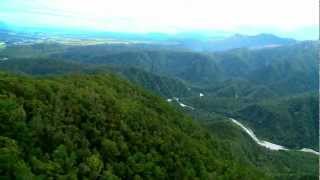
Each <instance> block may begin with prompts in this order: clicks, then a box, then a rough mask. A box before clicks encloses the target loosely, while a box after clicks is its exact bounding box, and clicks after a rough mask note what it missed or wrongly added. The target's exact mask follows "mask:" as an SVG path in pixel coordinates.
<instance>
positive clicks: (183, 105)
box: [173, 97, 194, 110]
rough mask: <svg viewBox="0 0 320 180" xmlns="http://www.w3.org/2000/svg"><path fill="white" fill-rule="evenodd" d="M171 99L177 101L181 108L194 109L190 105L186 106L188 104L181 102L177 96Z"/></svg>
mask: <svg viewBox="0 0 320 180" xmlns="http://www.w3.org/2000/svg"><path fill="white" fill-rule="evenodd" d="M173 99H174V100H176V101H177V103H178V104H179V105H180V106H181V107H183V108H189V109H191V110H194V108H193V107H192V106H188V105H186V104H183V103H182V102H180V100H179V98H176V97H174V98H173Z"/></svg>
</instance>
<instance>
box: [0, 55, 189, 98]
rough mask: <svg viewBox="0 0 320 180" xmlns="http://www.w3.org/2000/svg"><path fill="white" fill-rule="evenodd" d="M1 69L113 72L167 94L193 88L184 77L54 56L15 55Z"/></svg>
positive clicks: (186, 93) (37, 72)
mask: <svg viewBox="0 0 320 180" xmlns="http://www.w3.org/2000/svg"><path fill="white" fill-rule="evenodd" d="M0 70H3V71H8V72H14V73H18V74H29V75H36V76H43V75H45V76H50V75H51V76H52V75H57V74H70V73H87V74H91V73H95V72H113V73H116V74H119V75H120V76H122V77H124V78H126V79H128V80H130V81H131V82H133V83H136V84H138V85H140V86H142V87H144V88H146V89H148V90H151V91H153V92H154V93H156V94H158V95H161V96H163V97H173V96H190V95H192V94H193V92H192V89H190V88H188V87H187V85H186V83H184V82H182V81H181V80H178V79H175V78H170V77H166V76H159V75H156V74H153V73H149V72H146V71H144V70H141V69H137V68H132V67H128V68H126V67H123V66H121V67H119V66H117V67H115V66H109V65H104V66H103V65H92V64H91V65H88V64H81V63H78V62H70V61H65V60H58V59H53V58H12V59H10V60H8V61H4V62H0Z"/></svg>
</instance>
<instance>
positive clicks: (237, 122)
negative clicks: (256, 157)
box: [230, 118, 320, 156]
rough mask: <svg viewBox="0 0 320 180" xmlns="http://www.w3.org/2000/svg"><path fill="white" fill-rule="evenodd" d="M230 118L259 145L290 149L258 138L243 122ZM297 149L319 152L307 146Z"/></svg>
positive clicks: (269, 147)
mask: <svg viewBox="0 0 320 180" xmlns="http://www.w3.org/2000/svg"><path fill="white" fill-rule="evenodd" d="M230 120H231V121H232V122H233V123H235V124H236V125H238V126H240V127H241V128H242V129H243V130H244V131H245V132H246V133H247V134H248V135H249V136H250V137H251V138H252V139H253V140H254V141H255V142H256V143H257V144H259V145H260V146H263V147H265V148H268V149H270V150H275V151H278V150H284V151H288V150H290V149H287V148H285V147H284V146H281V145H278V144H273V143H271V142H268V141H263V140H259V139H258V138H257V136H256V135H255V134H254V133H253V131H252V130H251V129H249V128H247V127H245V126H244V125H243V124H241V123H240V122H239V121H237V120H235V119H233V118H230ZM298 151H302V152H308V153H312V154H315V155H318V156H319V155H320V153H319V152H317V151H315V150H313V149H308V148H303V149H300V150H298Z"/></svg>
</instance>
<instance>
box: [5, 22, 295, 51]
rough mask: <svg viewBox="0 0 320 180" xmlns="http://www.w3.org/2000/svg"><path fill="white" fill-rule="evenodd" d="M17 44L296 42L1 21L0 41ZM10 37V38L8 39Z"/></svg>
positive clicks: (216, 47) (207, 46)
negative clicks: (49, 41) (50, 41)
mask: <svg viewBox="0 0 320 180" xmlns="http://www.w3.org/2000/svg"><path fill="white" fill-rule="evenodd" d="M12 33H18V34H19V35H20V36H21V38H20V41H26V40H30V39H33V40H36V39H37V38H39V39H45V38H49V37H61V38H71V39H80V40H81V39H86V40H88V39H89V40H90V39H104V40H109V41H110V40H113V41H117V42H118V43H121V42H122V43H141V44H162V45H174V47H175V48H180V49H187V50H193V51H209V52H214V51H225V50H230V49H235V48H249V49H260V48H270V47H277V46H282V45H288V44H294V43H296V42H297V41H296V40H294V39H289V38H282V37H278V36H276V35H273V34H265V33H264V34H258V35H253V36H252V35H244V34H236V33H231V32H224V31H199V32H197V31H194V32H192V31H190V32H181V33H177V34H166V33H125V32H98V31H89V30H79V29H65V28H50V27H35V28H34V27H29V28H21V27H17V26H9V25H7V24H5V23H1V22H0V38H1V39H0V40H2V41H3V40H5V41H7V42H8V43H10V40H11V39H12V40H13V41H14V42H19V39H17V37H19V36H17V34H15V35H14V36H12ZM10 38H11V39H10Z"/></svg>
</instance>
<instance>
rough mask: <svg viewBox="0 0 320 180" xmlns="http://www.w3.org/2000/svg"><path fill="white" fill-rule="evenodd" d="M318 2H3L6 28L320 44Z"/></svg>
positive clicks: (1, 12) (1, 18) (1, 9)
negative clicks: (276, 38) (232, 35)
mask: <svg viewBox="0 0 320 180" xmlns="http://www.w3.org/2000/svg"><path fill="white" fill-rule="evenodd" d="M318 12H319V2H318V1H317V0H304V1H302V0H281V1H278V0H243V1H234V0H224V1H221V0H161V1H159V0H136V1H125V0H90V1H79V0H68V1H66V0H1V1H0V22H5V23H8V24H13V25H20V26H46V27H48V26H49V27H71V28H79V29H81V28H82V29H92V30H102V31H116V32H139V33H145V32H163V33H178V32H186V31H212V30H221V31H226V32H237V33H244V34H257V33H266V32H267V33H274V34H277V35H281V36H287V37H294V38H297V39H317V38H318V35H319V30H318V26H319V16H318Z"/></svg>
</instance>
